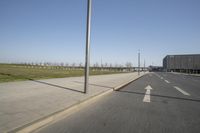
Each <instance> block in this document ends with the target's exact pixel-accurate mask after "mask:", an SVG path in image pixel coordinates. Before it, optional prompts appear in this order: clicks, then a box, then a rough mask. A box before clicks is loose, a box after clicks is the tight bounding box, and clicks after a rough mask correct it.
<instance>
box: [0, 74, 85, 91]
mask: <svg viewBox="0 0 200 133" xmlns="http://www.w3.org/2000/svg"><path fill="white" fill-rule="evenodd" d="M0 74H1V75H6V76H10V77H14V78H16V77H19V76H15V75H12V74H7V73H0ZM20 77H22V78H23V79H26V80H29V81H32V82H36V83H40V84H45V85H49V86H53V87H57V88H61V89H66V90H70V91H74V92H79V93H84V91H79V90H76V89H72V88H67V87H64V86H60V85H56V84H52V83H47V82H44V81H39V80H35V79H31V78H27V77H24V76H20Z"/></svg>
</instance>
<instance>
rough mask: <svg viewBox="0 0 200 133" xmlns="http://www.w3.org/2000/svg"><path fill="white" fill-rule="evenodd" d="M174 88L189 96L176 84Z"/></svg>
mask: <svg viewBox="0 0 200 133" xmlns="http://www.w3.org/2000/svg"><path fill="white" fill-rule="evenodd" d="M174 88H175V89H176V90H178V91H180V92H181V93H183V95H186V96H190V94H189V93H187V92H186V91H184V90H182V89H181V88H179V87H177V86H174Z"/></svg>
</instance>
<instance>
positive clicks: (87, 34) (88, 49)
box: [84, 0, 92, 93]
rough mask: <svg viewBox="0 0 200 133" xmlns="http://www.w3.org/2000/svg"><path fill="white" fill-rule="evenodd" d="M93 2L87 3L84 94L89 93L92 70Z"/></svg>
mask: <svg viewBox="0 0 200 133" xmlns="http://www.w3.org/2000/svg"><path fill="white" fill-rule="evenodd" d="M91 8H92V0H88V2H87V29H86V51H85V82H84V93H87V90H88V82H89V69H90V25H91Z"/></svg>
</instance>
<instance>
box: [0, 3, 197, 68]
mask: <svg viewBox="0 0 200 133" xmlns="http://www.w3.org/2000/svg"><path fill="white" fill-rule="evenodd" d="M86 14H87V0H0V62H1V63H11V62H15V63H16V62H64V63H73V62H74V63H79V62H82V63H84V59H85V37H86ZM138 50H140V53H141V65H142V64H143V62H144V60H145V63H146V66H148V65H162V60H163V58H164V57H165V56H166V55H170V54H200V0H92V21H91V57H90V59H91V64H93V63H96V62H98V63H100V62H101V60H102V62H103V63H105V62H107V63H112V64H116V63H118V64H125V63H126V62H132V64H133V65H134V66H137V59H138V57H137V55H138Z"/></svg>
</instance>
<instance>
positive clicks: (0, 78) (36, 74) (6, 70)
mask: <svg viewBox="0 0 200 133" xmlns="http://www.w3.org/2000/svg"><path fill="white" fill-rule="evenodd" d="M114 73H120V72H114V71H90V75H101V74H114ZM83 75H84V71H83V70H80V69H74V70H66V69H64V68H61V67H60V68H57V69H56V67H46V68H40V67H39V66H35V67H34V68H31V67H27V66H25V65H18V64H16V65H14V64H0V82H10V81H21V80H30V79H32V80H36V79H49V78H64V77H76V76H83Z"/></svg>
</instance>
